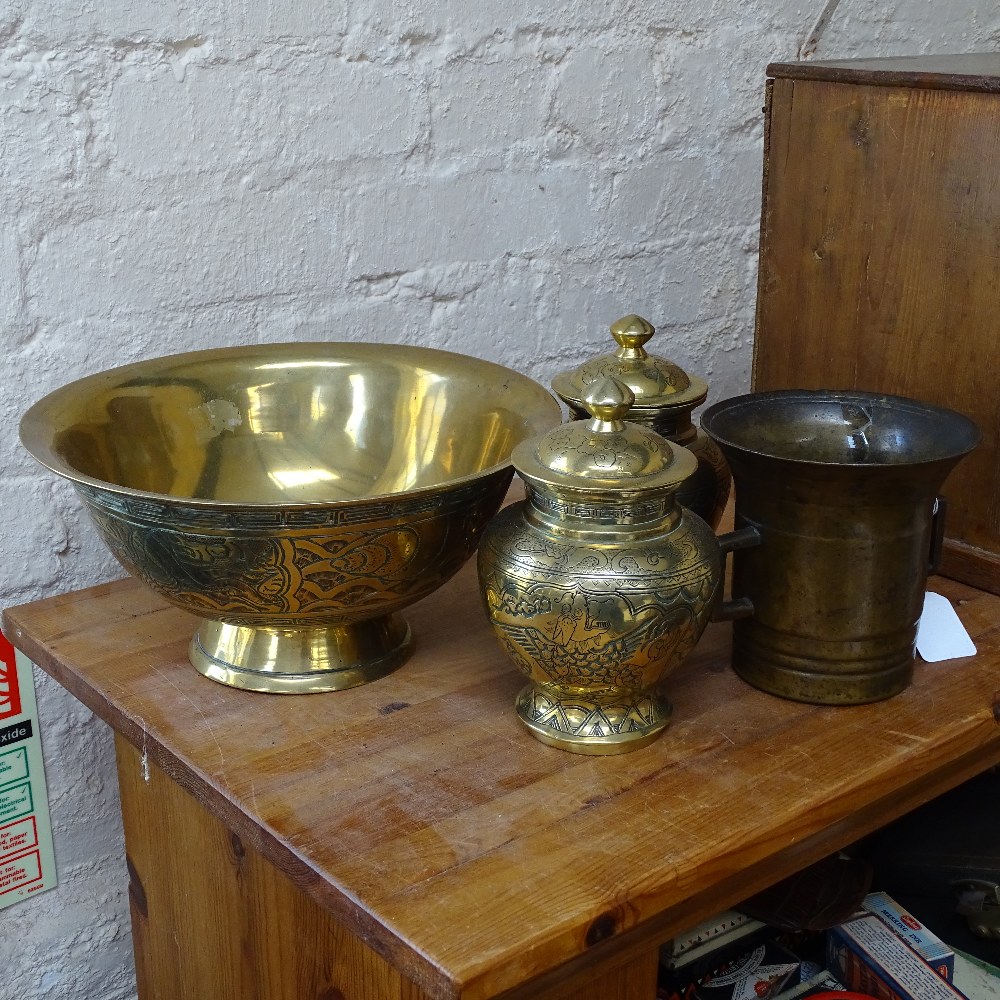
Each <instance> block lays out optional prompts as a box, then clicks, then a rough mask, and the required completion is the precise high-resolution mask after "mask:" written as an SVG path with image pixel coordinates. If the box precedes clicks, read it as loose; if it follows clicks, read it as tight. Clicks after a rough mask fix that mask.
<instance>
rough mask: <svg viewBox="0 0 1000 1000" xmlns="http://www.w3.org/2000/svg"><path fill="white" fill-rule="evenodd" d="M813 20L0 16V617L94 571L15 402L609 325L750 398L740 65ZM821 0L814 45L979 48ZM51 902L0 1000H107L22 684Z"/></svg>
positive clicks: (244, 4)
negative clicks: (298, 352)
mask: <svg viewBox="0 0 1000 1000" xmlns="http://www.w3.org/2000/svg"><path fill="white" fill-rule="evenodd" d="M824 6H826V4H824V3H823V2H822V0H812V2H809V3H806V2H804V0H643V2H639V0H477V2H470V3H458V2H457V0H436V2H435V0H423V2H419V3H418V2H417V0H349V2H347V3H344V2H343V0H311V2H308V3H306V2H290V0H200V2H195V0H102V2H99V3H98V2H93V0H85V2H83V3H79V2H78V3H69V2H67V0H0V223H2V224H0V338H2V339H0V343H2V344H3V346H4V347H5V349H6V350H5V356H4V372H3V378H2V380H0V461H2V465H0V467H2V469H3V471H4V478H3V480H2V481H0V510H2V511H3V518H2V521H0V552H2V556H3V559H2V562H0V601H2V602H3V603H4V604H15V603H20V602H22V601H25V600H28V599H31V598H35V597H39V596H43V595H46V594H53V593H59V592H63V591H66V590H70V589H75V588H78V587H82V586H85V585H88V584H90V583H94V582H97V581H100V580H104V579H107V578H109V577H112V576H115V575H117V574H119V573H120V570H119V569H118V567H117V565H116V564H115V563H114V562H113V560H112V559H111V558H110V556H109V555H108V554H107V552H106V550H105V549H104V547H103V546H102V545H101V543H100V542H99V541H98V540H97V539H96V537H95V535H94V533H93V531H92V529H91V528H90V526H89V524H88V522H87V521H86V518H85V516H84V515H83V514H82V512H81V509H80V505H79V503H78V502H77V501H76V498H75V496H74V494H73V492H72V490H71V489H69V488H68V487H67V486H66V485H65V484H63V483H61V482H57V481H54V480H53V478H52V477H51V476H49V475H47V474H45V473H43V472H42V471H41V470H39V469H38V468H37V467H35V465H34V463H33V462H32V461H31V460H30V459H29V458H28V457H27V456H26V455H25V453H24V452H23V450H21V449H20V448H19V446H18V444H17V433H16V428H17V421H18V418H19V416H20V414H21V413H22V412H23V410H24V409H25V408H26V406H27V405H28V404H29V403H30V402H32V401H33V400H35V399H37V398H38V397H39V396H41V395H42V394H43V393H45V392H46V391H48V390H50V389H54V388H56V387H57V386H59V385H62V384H64V383H65V382H68V381H70V380H72V379H73V378H76V377H78V376H80V375H83V374H85V373H88V372H92V371H97V370H100V369H102V368H106V367H109V366H111V365H113V364H119V363H124V362H127V361H131V360H134V359H138V358H142V357H151V356H155V355H159V354H166V353H171V352H175V351H181V350H187V349H192V348H199V347H206V346H210V345H221V344H235V343H243V342H260V341H277V340H292V339H346V340H355V339H362V338H364V339H374V340H382V341H386V342H391V343H418V344H428V345H432V346H439V347H445V348H450V349H453V350H458V351H463V352H466V353H469V354H474V355H478V356H481V357H486V358H490V359H492V360H496V361H500V362H502V363H505V364H507V365H510V366H511V367H514V368H517V369H519V370H521V371H524V372H526V373H528V374H530V375H533V376H535V377H536V378H538V379H540V380H542V381H545V382H547V381H548V379H549V378H550V377H551V376H552V375H553V374H554V373H555V372H556V371H558V370H560V369H562V368H565V367H567V366H568V365H571V364H576V363H578V362H580V361H582V360H583V359H584V358H586V357H591V356H593V355H594V354H595V353H598V352H603V351H605V350H607V349H608V344H609V340H608V334H607V325H608V323H609V322H611V321H612V320H614V319H616V318H617V317H618V316H619V315H622V314H624V313H626V312H631V311H637V312H640V313H642V314H643V315H645V316H647V317H648V318H649V319H651V320H652V321H653V322H654V323H656V324H657V325H658V326H659V327H660V329H661V333H660V335H659V336H658V340H657V342H655V346H656V349H657V350H658V352H659V353H664V354H669V355H671V356H673V357H675V358H676V359H677V360H678V361H680V362H681V363H682V364H684V365H686V366H688V367H689V368H690V369H691V370H692V371H695V372H698V373H700V374H702V375H704V376H706V377H708V379H709V380H710V383H711V386H712V395H713V398H719V397H721V396H725V395H730V394H732V393H734V392H737V391H741V390H743V389H744V388H745V387H746V385H747V380H748V373H749V362H750V343H751V335H752V323H753V307H754V291H755V289H754V281H755V274H756V252H757V227H758V211H759V197H760V165H761V113H760V106H761V102H762V97H763V84H764V68H765V66H766V64H767V63H768V62H769V61H772V60H788V59H792V58H795V56H796V53H797V51H798V49H799V47H800V46H801V45H802V43H803V42H804V41H805V40H806V38H807V36H808V33H809V30H810V29H811V28H812V26H813V25H814V23H815V22H816V19H817V17H818V16H819V14H820V12H821V11H822V10H823V8H824ZM998 39H1000V14H998V13H997V11H996V10H995V7H994V5H987V4H978V3H977V2H975V0H952V2H950V3H937V4H935V3H929V2H926V0H887V2H874V0H840V3H839V4H837V5H836V7H835V9H834V10H833V14H832V17H831V19H830V22H829V24H828V25H827V27H826V29H825V32H824V34H823V36H822V38H821V39H820V41H819V45H818V47H817V51H816V53H815V55H816V56H817V57H823V56H826V57H837V56H839V57H850V56H858V55H877V54H904V53H914V52H927V51H937V52H948V51H958V52H961V51H975V50H983V49H990V48H995V47H996V46H997V44H998ZM39 695H40V705H41V715H42V727H43V737H44V741H45V750H46V758H47V761H48V775H49V782H50V787H51V793H52V814H53V818H54V823H55V833H56V851H57V856H58V863H59V871H60V877H61V880H62V883H61V885H60V887H59V888H58V889H57V890H55V891H54V892H51V893H48V894H46V895H44V896H42V897H39V898H37V899H34V900H31V901H29V902H26V903H23V904H21V905H19V906H16V907H14V908H12V909H10V910H8V911H5V912H3V913H2V914H0V995H2V996H4V997H6V996H7V995H9V996H11V997H19V998H23V1000H41V998H53V1000H56V998H57V1000H123V998H129V997H132V996H133V995H134V980H133V976H132V972H131V949H130V938H129V926H128V907H127V902H126V898H125V872H124V867H123V848H122V842H121V830H120V821H119V818H118V806H117V792H116V785H115V777H114V763H113V752H112V743H111V739H110V735H109V733H108V731H107V729H106V727H105V726H103V724H101V723H99V722H97V721H96V720H95V719H93V718H92V717H91V716H90V714H89V713H88V712H87V711H86V710H85V709H84V708H82V706H80V705H79V703H77V702H76V701H75V700H74V699H72V698H71V697H70V696H69V695H67V694H66V693H65V692H64V691H62V689H61V688H59V687H58V686H57V685H55V684H54V683H53V682H51V681H49V680H48V679H47V678H45V677H44V676H41V675H40V677H39Z"/></svg>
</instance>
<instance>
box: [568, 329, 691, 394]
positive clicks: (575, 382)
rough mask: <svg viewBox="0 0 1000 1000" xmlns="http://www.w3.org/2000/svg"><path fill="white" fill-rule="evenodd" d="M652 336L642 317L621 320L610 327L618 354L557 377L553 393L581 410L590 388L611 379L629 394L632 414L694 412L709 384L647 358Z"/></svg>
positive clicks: (664, 362) (661, 360)
mask: <svg viewBox="0 0 1000 1000" xmlns="http://www.w3.org/2000/svg"><path fill="white" fill-rule="evenodd" d="M655 332H656V328H655V327H654V326H653V324H652V323H650V322H649V321H648V320H645V319H643V318H642V317H641V316H635V315H630V316H623V317H622V318H621V319H619V320H617V321H616V322H614V323H612V324H611V336H612V337H614V338H615V341H616V342H617V344H618V350H617V351H614V352H613V353H612V354H602V355H601V356H600V357H599V358H593V359H591V360H590V361H585V362H584V363H583V364H582V365H580V366H579V367H578V368H574V369H572V370H571V371H567V372H562V373H560V374H559V375H557V376H556V377H555V378H554V379H553V380H552V389H553V391H554V392H555V393H556V394H557V395H558V396H560V397H561V399H562V400H563V402H564V403H567V404H568V405H570V406H576V407H577V408H578V409H580V408H583V400H584V396H585V395H586V393H587V392H588V390H589V388H590V387H591V386H592V385H594V384H595V383H596V382H598V381H599V380H600V379H602V378H607V377H609V376H610V377H611V378H614V379H617V380H618V381H619V382H622V383H624V384H625V385H627V386H628V387H629V389H631V390H632V393H633V394H634V396H635V402H634V403H633V404H632V407H631V408H632V409H634V410H636V409H638V410H662V409H668V408H669V409H673V408H675V407H676V408H678V409H694V407H696V406H698V405H699V404H701V403H703V402H704V401H705V397H706V396H707V395H708V383H707V382H705V381H703V380H702V379H700V378H698V377H697V376H695V375H689V374H688V373H687V372H685V371H684V370H683V369H682V368H680V367H679V366H678V365H676V364H674V362H673V361H668V360H667V359H666V358H658V357H656V356H654V355H651V354H647V353H646V350H645V348H644V347H643V345H644V344H645V343H646V342H647V341H648V340H649V338H650V337H652V336H653V334H654V333H655Z"/></svg>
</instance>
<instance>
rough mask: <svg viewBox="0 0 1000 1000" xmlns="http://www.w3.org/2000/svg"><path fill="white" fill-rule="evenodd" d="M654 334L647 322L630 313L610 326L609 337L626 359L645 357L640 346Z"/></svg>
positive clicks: (650, 324)
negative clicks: (613, 339)
mask: <svg viewBox="0 0 1000 1000" xmlns="http://www.w3.org/2000/svg"><path fill="white" fill-rule="evenodd" d="M654 333H656V327H655V326H653V324H652V323H650V322H649V320H646V319H643V318H642V317H641V316H636V315H635V313H630V314H629V315H628V316H622V318H621V319H618V320H615V322H614V323H612V324H611V336H612V337H614V338H615V340H616V341H617V343H618V346H619V347H621V348H622V349H623V351H624V352H625V356H626V357H641V358H644V357H646V352H645V351H644V350H643V349H642V345H643V344H645V343H646V341H647V340H649V338H650V337H652V336H653V334H654Z"/></svg>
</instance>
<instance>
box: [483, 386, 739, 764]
mask: <svg viewBox="0 0 1000 1000" xmlns="http://www.w3.org/2000/svg"><path fill="white" fill-rule="evenodd" d="M633 400H634V397H633V393H632V392H631V390H630V389H629V388H628V387H627V386H625V385H623V384H622V383H620V382H617V381H615V380H614V379H610V378H605V379H601V380H598V381H596V382H595V383H594V384H593V385H591V386H590V387H589V389H588V391H587V394H586V397H585V399H584V400H583V401H582V402H583V405H584V406H585V408H586V410H587V413H588V414H589V419H587V420H580V421H572V422H570V423H568V424H564V425H563V426H561V427H559V428H556V429H555V430H552V431H549V432H548V433H546V434H544V435H542V436H541V437H535V438H531V439H529V440H526V441H524V442H522V443H521V444H519V445H518V446H517V447H516V448H515V449H514V451H513V453H512V455H511V460H512V462H513V465H514V468H515V469H516V470H517V472H518V473H519V475H520V476H521V478H522V479H523V480H524V482H525V485H526V487H527V499H526V500H524V501H522V502H520V503H515V504H512V505H510V506H509V507H506V508H505V509H504V510H502V511H501V512H500V513H499V514H498V515H497V516H496V517H495V518H494V519H493V520H492V521H491V522H490V524H489V526H488V527H487V529H486V532H485V534H484V536H483V539H482V542H481V543H480V546H479V581H480V589H481V592H482V596H483V599H484V602H485V605H486V610H487V613H488V615H489V619H490V622H491V624H492V626H493V630H494V633H495V634H496V636H497V638H498V639H499V640H500V643H501V645H502V646H503V647H504V649H505V650H506V652H507V653H508V654H509V655H510V656H511V658H512V659H513V660H514V662H515V663H516V664H517V666H518V668H519V669H520V670H521V672H522V673H524V674H525V675H527V677H528V679H529V683H528V685H527V686H526V687H525V688H524V689H523V690H522V691H521V693H520V694H519V695H518V697H517V702H516V708H517V714H518V716H519V718H520V719H521V721H522V722H523V723H524V725H525V726H527V727H528V729H529V730H530V731H531V733H532V734H533V735H534V736H536V737H537V738H538V739H539V740H541V741H542V742H543V743H547V744H549V745H551V746H555V747H559V748H560V749H563V750H570V751H573V752H575V753H584V754H616V753H625V752H627V751H629V750H636V749H638V748H639V747H642V746H645V745H646V744H648V743H650V742H651V741H652V740H654V739H655V738H656V736H658V735H659V733H660V732H661V731H662V730H663V729H664V727H665V726H666V725H667V723H668V721H669V718H670V703H669V702H668V701H667V699H666V698H665V696H664V694H663V692H662V690H661V686H660V685H661V682H662V681H663V679H664V678H665V677H666V676H667V675H668V674H669V673H670V672H671V671H672V670H673V669H674V668H675V667H676V666H677V665H678V664H679V663H680V662H681V661H682V660H683V659H684V657H685V656H687V654H688V653H689V652H690V651H691V649H692V648H693V647H694V645H695V643H696V642H697V641H698V639H699V638H700V636H701V634H702V632H703V630H704V628H705V625H706V624H707V622H708V619H709V616H710V614H711V612H712V610H713V605H714V603H715V600H716V596H717V593H718V590H719V583H720V577H721V572H720V565H721V555H720V547H719V542H718V540H717V539H716V537H715V535H714V534H713V533H712V530H711V528H710V527H709V526H708V525H707V524H706V523H705V521H704V520H702V518H700V517H698V516H697V515H695V514H692V513H691V512H690V511H689V510H686V509H685V508H683V507H681V506H680V505H679V504H678V503H677V499H676V496H677V491H678V487H679V486H680V485H681V484H682V483H684V482H685V481H686V480H687V479H688V478H689V477H690V476H691V475H693V474H694V472H695V470H696V468H697V459H696V458H695V457H694V455H692V454H691V452H689V451H688V450H686V449H685V448H680V447H677V446H673V445H671V444H670V443H669V442H668V441H666V440H665V439H664V438H662V437H660V436H659V435H658V434H655V433H653V432H651V431H649V430H646V429H645V428H643V427H640V426H638V425H636V424H632V423H626V422H624V421H623V417H624V415H625V414H626V413H627V412H628V410H629V407H630V406H631V405H632V403H633Z"/></svg>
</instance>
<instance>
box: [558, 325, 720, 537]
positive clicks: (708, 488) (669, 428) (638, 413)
mask: <svg viewBox="0 0 1000 1000" xmlns="http://www.w3.org/2000/svg"><path fill="white" fill-rule="evenodd" d="M655 332H656V328H655V327H654V326H653V325H652V324H651V323H650V322H649V321H648V320H645V319H643V318H642V317H641V316H635V315H629V316H623V317H622V318H621V319H619V320H617V321H616V322H614V323H612V324H611V336H612V337H614V339H615V342H616V343H617V344H618V350H617V351H614V352H612V353H611V354H603V355H601V356H600V357H599V358H593V359H591V360H590V361H586V362H584V363H583V364H582V365H580V366H579V367H578V368H575V369H572V370H571V371H566V372H562V373H561V374H559V375H557V376H556V377H555V378H554V379H553V380H552V389H553V391H554V392H555V393H556V394H557V395H558V396H559V397H560V399H562V401H563V402H564V403H565V404H566V405H567V406H568V407H569V410H570V414H571V416H573V417H574V419H577V420H580V419H585V418H586V417H587V408H586V406H585V404H584V397H585V396H586V395H587V393H588V392H589V391H590V387H591V386H593V385H594V384H595V383H596V382H598V381H600V380H601V379H603V378H608V377H609V376H610V377H611V378H614V379H617V380H618V381H619V382H622V383H624V384H625V385H627V386H628V388H629V389H630V390H631V391H632V393H633V395H634V396H635V402H634V403H633V404H632V405H631V406H630V407H629V411H628V414H627V419H628V420H629V421H631V422H633V423H637V424H640V425H642V426H643V427H647V428H649V429H650V430H653V431H655V432H656V433H657V434H661V435H662V436H663V437H665V438H667V440H668V441H671V442H673V443H674V444H679V445H683V446H684V447H685V448H688V449H689V450H690V451H692V452H693V453H694V455H695V457H696V458H697V459H698V467H697V469H696V470H695V472H694V473H693V474H692V475H691V476H690V477H689V478H688V479H687V480H686V481H685V482H683V483H682V484H681V486H680V487H679V489H678V492H677V499H678V502H679V503H681V504H683V505H684V506H685V507H687V508H689V509H690V510H693V511H694V512H695V513H696V514H698V515H699V516H700V517H703V518H704V519H705V520H706V521H708V523H709V524H710V525H712V527H713V528H717V527H718V526H719V520H720V518H721V517H722V512H723V510H724V509H725V506H726V502H727V500H728V499H729V489H730V483H731V477H730V474H729V466H728V465H727V464H726V460H725V458H724V457H723V455H722V452H721V451H720V450H719V448H718V447H717V446H716V444H715V442H714V441H713V440H712V439H711V438H710V437H708V435H706V434H705V433H704V432H703V431H701V430H699V429H698V428H697V427H696V426H695V425H694V423H693V422H692V420H691V413H692V411H693V410H694V409H695V408H696V407H698V406H700V405H701V404H702V403H704V402H705V397H706V396H707V395H708V384H707V383H706V382H704V381H703V380H702V379H700V378H698V377H697V376H695V375H689V374H688V373H687V372H685V371H684V370H683V369H682V368H680V367H679V366H678V365H676V364H674V362H673V361H668V360H667V359H666V358H659V357H656V356H654V355H652V354H647V353H646V349H645V347H644V345H645V344H646V342H647V341H648V340H649V339H650V338H651V337H652V336H653V334H654V333H655Z"/></svg>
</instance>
